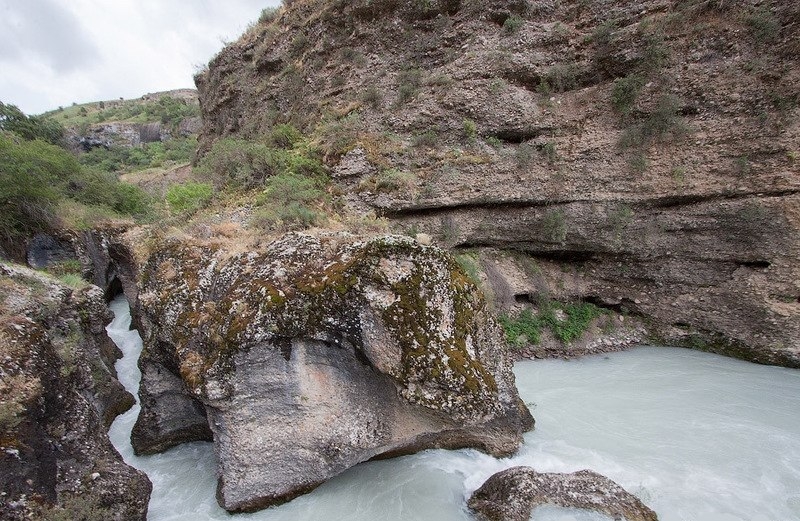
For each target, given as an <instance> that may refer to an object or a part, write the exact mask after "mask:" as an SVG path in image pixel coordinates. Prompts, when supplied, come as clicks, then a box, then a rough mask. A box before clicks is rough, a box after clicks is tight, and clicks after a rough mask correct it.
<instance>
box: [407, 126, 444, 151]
mask: <svg viewBox="0 0 800 521" xmlns="http://www.w3.org/2000/svg"><path fill="white" fill-rule="evenodd" d="M438 139H439V136H438V135H437V134H436V132H435V131H434V130H426V131H425V132H423V133H422V134H417V135H416V136H414V137H413V139H412V140H411V144H412V145H413V146H415V147H433V146H435V145H436V142H437V140H438Z"/></svg>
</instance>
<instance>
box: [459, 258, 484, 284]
mask: <svg viewBox="0 0 800 521" xmlns="http://www.w3.org/2000/svg"><path fill="white" fill-rule="evenodd" d="M456 262H458V264H459V265H460V266H461V269H463V270H464V273H466V274H467V276H468V277H469V278H470V280H471V281H472V282H474V283H475V284H476V285H480V283H481V276H480V272H481V269H480V267H479V266H478V261H477V259H476V255H475V254H474V253H461V254H458V255H456Z"/></svg>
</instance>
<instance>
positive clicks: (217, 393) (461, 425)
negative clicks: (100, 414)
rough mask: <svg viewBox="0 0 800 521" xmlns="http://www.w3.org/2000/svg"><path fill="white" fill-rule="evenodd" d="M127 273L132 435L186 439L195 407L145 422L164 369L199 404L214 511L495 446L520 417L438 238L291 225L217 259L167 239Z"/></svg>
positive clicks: (478, 310)
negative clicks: (133, 302)
mask: <svg viewBox="0 0 800 521" xmlns="http://www.w3.org/2000/svg"><path fill="white" fill-rule="evenodd" d="M140 280H141V281H142V287H141V292H140V294H139V306H138V307H139V310H140V313H141V316H142V323H143V325H144V327H143V330H144V335H143V338H144V343H145V350H144V352H143V354H142V358H141V360H140V367H142V368H143V370H144V371H145V378H144V379H143V382H142V388H141V391H140V394H141V396H142V405H143V410H142V413H141V414H140V417H139V419H138V421H137V425H136V427H135V428H134V446H135V447H137V448H138V450H139V451H140V452H150V451H153V450H160V449H161V448H163V447H164V446H165V445H168V444H169V443H172V442H175V443H177V442H179V441H181V439H182V438H186V439H193V437H194V435H195V434H196V431H192V432H191V433H188V434H187V432H188V431H186V430H185V429H186V426H187V425H189V424H192V425H198V424H199V423H200V422H199V421H195V420H199V418H198V417H197V416H196V414H195V413H196V409H195V408H193V407H187V408H186V410H187V411H189V414H187V415H185V417H184V418H183V421H159V420H158V418H159V412H158V411H159V410H160V409H159V408H160V407H163V404H164V400H165V397H167V396H171V398H170V399H174V398H175V395H174V394H172V395H170V393H168V392H164V389H167V388H170V389H174V388H173V387H170V386H171V384H170V382H175V379H176V378H177V377H178V376H179V377H180V379H181V380H182V383H183V385H184V388H185V395H184V396H185V399H184V398H181V400H184V401H183V403H188V400H194V401H196V402H197V403H198V404H202V406H203V407H204V409H205V411H206V414H207V417H208V426H210V428H211V431H212V432H213V435H214V442H215V447H216V451H217V454H218V457H219V476H220V477H219V486H218V497H219V501H220V504H221V505H222V506H223V507H224V508H226V509H228V510H231V511H250V510H255V509H258V508H263V507H267V506H270V505H274V504H278V503H281V502H284V501H287V500H289V499H291V498H293V497H296V496H298V495H300V494H302V493H305V492H307V491H309V490H311V489H313V488H315V487H316V486H317V485H319V484H321V483H322V482H324V481H325V480H327V479H329V478H330V477H332V476H335V475H337V474H339V473H340V472H342V471H343V470H345V469H347V468H349V467H351V466H353V465H355V464H357V463H359V462H362V461H366V460H369V459H371V458H374V457H388V456H394V455H401V454H408V453H413V452H416V451H419V450H422V449H426V448H433V447H441V448H461V447H475V448H478V449H480V450H483V451H485V452H488V453H490V454H494V455H498V456H500V455H508V454H511V453H513V452H514V451H515V450H516V448H517V447H518V446H519V444H520V443H521V441H522V436H521V435H522V432H523V431H525V430H528V429H529V428H531V427H532V425H533V420H532V418H531V417H530V413H529V412H528V410H527V408H526V407H525V406H524V404H522V402H521V401H520V399H519V396H518V394H517V391H516V387H515V385H514V377H513V373H512V371H511V369H512V367H511V358H510V356H509V355H508V352H507V351H506V347H505V342H504V341H503V339H502V336H501V331H500V329H499V326H498V325H497V324H496V323H495V321H494V320H493V319H492V317H491V315H490V313H489V311H488V309H487V307H486V303H485V302H484V301H483V298H482V296H481V295H480V293H479V292H478V291H477V288H476V287H475V286H474V284H473V283H472V282H471V281H470V280H469V279H468V277H467V276H466V275H465V274H464V273H463V271H462V270H461V269H460V267H459V266H458V264H457V263H456V262H455V261H454V260H453V259H452V257H450V256H449V255H448V254H447V253H445V252H443V251H442V250H440V249H438V248H434V247H428V246H421V245H419V244H417V243H416V242H414V241H413V240H411V239H408V238H404V237H383V238H375V239H370V240H366V241H359V240H356V238H354V237H352V236H348V235H344V234H330V235H326V234H323V235H322V236H321V237H315V236H312V235H308V234H296V233H292V234H288V235H286V236H284V237H282V238H280V239H278V240H277V241H275V242H274V243H272V244H270V245H269V246H267V247H266V248H265V249H264V251H256V252H249V253H243V254H238V255H232V256H231V255H230V254H226V252H224V251H218V250H215V249H214V248H213V247H208V246H198V245H195V244H192V243H191V242H190V241H188V242H184V241H181V240H167V241H165V243H164V244H163V245H162V246H161V247H160V248H158V249H156V250H155V251H154V253H153V254H152V255H151V257H150V259H149V260H148V261H147V262H146V264H145V265H144V267H143V271H142V274H141V279H140ZM158 374H161V375H162V378H161V379H159V378H158ZM176 410H177V409H173V412H175V411H176ZM193 418H194V420H193ZM173 420H175V418H173ZM189 430H191V429H189ZM142 432H147V433H148V436H149V437H148V438H147V439H144V438H140V439H137V433H142ZM153 434H157V435H153Z"/></svg>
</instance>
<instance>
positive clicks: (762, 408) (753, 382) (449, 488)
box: [108, 298, 800, 521]
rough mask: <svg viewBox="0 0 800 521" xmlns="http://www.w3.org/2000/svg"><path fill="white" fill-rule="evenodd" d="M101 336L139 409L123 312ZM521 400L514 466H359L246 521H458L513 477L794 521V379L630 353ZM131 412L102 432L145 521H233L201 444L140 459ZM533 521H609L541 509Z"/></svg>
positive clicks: (522, 370) (535, 385) (537, 366)
mask: <svg viewBox="0 0 800 521" xmlns="http://www.w3.org/2000/svg"><path fill="white" fill-rule="evenodd" d="M111 308H112V310H113V311H114V314H115V317H116V318H115V319H114V322H112V324H110V325H109V327H108V331H109V335H110V336H111V337H112V339H113V340H114V341H115V342H116V343H117V345H118V346H119V347H120V349H122V351H123V353H124V355H125V356H124V358H123V359H122V360H120V361H118V362H117V372H118V373H119V376H120V381H121V382H122V383H123V384H124V385H125V386H126V388H128V390H130V391H131V392H132V393H133V394H134V395H136V393H137V391H138V386H139V378H140V376H141V375H140V373H139V370H138V367H137V359H138V357H139V353H140V352H141V349H142V343H141V339H140V338H139V335H138V334H137V333H136V332H135V331H128V328H129V325H130V314H129V311H128V306H127V303H126V302H125V300H124V299H122V298H119V299H117V300H115V301H114V302H113V303H112V304H111ZM515 373H516V375H517V385H518V387H519V390H520V394H521V395H522V397H523V399H524V400H525V401H526V403H528V404H529V407H531V411H532V412H533V415H534V416H535V417H536V430H535V431H533V432H530V433H528V434H526V436H525V444H524V445H523V446H522V448H521V449H520V451H519V453H518V454H517V455H516V456H514V457H512V458H507V459H502V460H498V459H495V458H492V457H490V456H487V455H485V454H481V453H479V452H477V451H473V450H461V451H427V452H423V453H421V454H417V455H414V456H407V457H403V458H397V459H393V460H387V461H376V462H370V463H365V464H363V465H359V466H357V467H355V468H353V469H350V470H348V471H347V472H345V473H343V474H342V475H340V476H338V477H336V478H335V479H332V480H330V481H329V482H328V483H325V484H324V485H322V486H320V487H319V488H317V489H316V490H315V491H313V492H312V493H310V494H307V495H305V496H303V497H300V498H298V499H296V500H294V501H291V502H290V503H287V504H285V505H282V506H280V507H277V508H272V509H268V510H264V511H261V512H257V513H254V514H244V515H238V516H236V518H235V519H241V520H248V521H249V520H268V521H284V520H285V521H289V520H292V521H294V520H297V519H304V520H308V521H315V520H320V521H322V520H325V521H327V520H330V519H338V520H348V521H360V520H364V521H367V520H369V521H373V520H375V519H381V520H387V521H393V520H398V521H399V520H402V521H414V520H420V521H422V520H425V521H428V520H431V519H435V520H437V521H467V520H472V519H473V518H472V517H471V516H470V514H469V513H468V512H467V510H466V507H465V499H466V497H468V496H469V494H470V493H471V492H472V491H473V490H475V489H476V488H478V487H479V486H480V485H481V484H482V483H483V481H485V480H486V479H487V478H488V477H489V476H490V475H492V474H493V473H495V472H497V471H499V470H502V469H504V468H508V467H511V466H515V465H530V466H532V467H534V468H536V469H537V470H539V471H542V472H572V471H575V470H580V469H583V468H590V469H592V470H595V471H597V472H600V473H601V474H605V475H606V476H608V477H610V478H611V479H613V480H615V481H617V482H618V483H620V484H621V485H622V486H624V487H625V488H626V489H627V490H629V491H630V492H633V493H634V494H636V495H637V496H638V497H640V498H641V499H642V500H644V502H645V503H647V504H648V505H649V506H650V507H651V508H653V509H654V510H655V511H656V512H657V513H658V515H659V518H660V519H661V520H662V521H684V520H685V521H689V520H692V521H695V520H704V521H776V520H780V521H790V520H800V371H796V370H789V369H781V368H775V367H765V366H759V365H755V364H749V363H745V362H740V361H737V360H731V359H728V358H723V357H719V356H715V355H709V354H706V353H698V352H693V351H688V350H683V349H673V348H637V349H634V350H631V351H628V352H624V353H616V354H613V355H609V356H606V357H592V358H586V359H582V360H579V361H570V362H567V361H559V360H550V361H537V362H521V363H519V364H517V365H516V367H515ZM138 412H139V406H138V403H137V405H136V406H135V407H134V408H133V409H132V410H130V411H128V412H127V413H125V414H124V415H122V416H120V417H119V418H117V420H116V421H115V422H114V424H113V425H112V427H111V430H110V431H109V436H110V437H111V440H112V442H113V443H114V445H115V446H116V447H117V450H119V451H120V453H121V454H122V456H123V458H124V459H125V461H126V462H128V463H129V464H131V465H133V466H135V467H136V468H139V469H141V470H143V471H145V472H146V473H147V474H148V476H149V477H150V480H151V481H152V482H153V496H152V499H151V501H150V511H149V514H148V519H150V520H151V521H178V520H196V519H209V520H230V519H231V516H230V515H228V514H227V513H226V512H225V511H224V510H222V509H221V508H219V506H218V505H217V503H216V499H215V490H216V476H215V468H216V460H215V456H214V451H213V446H212V444H210V443H191V444H186V445H182V446H180V447H176V448H174V449H172V450H169V451H167V452H166V453H164V454H159V455H156V456H146V457H136V456H134V454H133V449H132V448H131V446H130V431H131V428H132V427H133V423H134V422H135V421H136V416H137V415H138ZM532 519H536V520H537V521H539V520H541V521H572V520H574V521H607V519H608V518H607V517H605V516H599V515H594V514H586V513H583V512H577V511H572V510H568V509H558V508H554V507H542V508H539V509H537V510H535V511H534V516H533V517H532Z"/></svg>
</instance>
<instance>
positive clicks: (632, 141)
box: [620, 96, 687, 148]
mask: <svg viewBox="0 0 800 521" xmlns="http://www.w3.org/2000/svg"><path fill="white" fill-rule="evenodd" d="M679 108H680V105H679V103H678V100H677V99H676V98H674V97H672V96H663V97H662V98H661V99H659V100H658V103H657V105H656V108H655V110H653V111H652V112H651V113H650V114H648V115H647V117H646V118H645V119H644V120H643V121H641V122H640V123H638V124H636V125H632V126H629V127H628V128H627V130H626V131H625V132H624V133H623V134H622V138H621V139H620V145H621V146H623V147H625V148H630V147H645V146H648V145H650V144H651V143H653V142H655V141H661V140H663V139H664V138H665V137H666V136H681V135H683V134H685V133H686V131H687V128H686V126H685V124H684V123H683V121H682V120H681V118H680V116H679V115H678V109H679Z"/></svg>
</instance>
